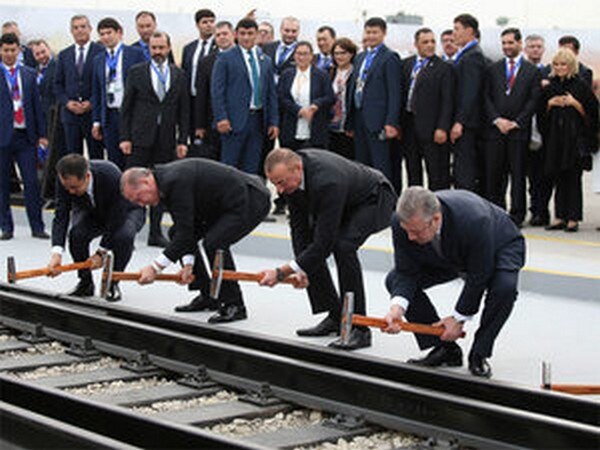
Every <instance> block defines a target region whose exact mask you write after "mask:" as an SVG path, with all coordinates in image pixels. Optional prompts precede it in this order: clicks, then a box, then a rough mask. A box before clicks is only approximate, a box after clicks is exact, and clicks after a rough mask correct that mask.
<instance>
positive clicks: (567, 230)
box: [565, 223, 579, 233]
mask: <svg viewBox="0 0 600 450" xmlns="http://www.w3.org/2000/svg"><path fill="white" fill-rule="evenodd" d="M578 231H579V224H578V223H575V225H571V226H570V227H569V226H566V227H565V233H576V232H578Z"/></svg>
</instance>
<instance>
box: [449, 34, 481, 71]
mask: <svg viewBox="0 0 600 450" xmlns="http://www.w3.org/2000/svg"><path fill="white" fill-rule="evenodd" d="M477 44H479V41H478V40H477V39H473V40H472V41H471V42H469V43H468V44H467V45H465V46H464V47H463V48H461V49H460V51H459V52H458V53H457V54H456V57H455V58H454V65H457V64H458V61H460V58H462V55H463V54H464V53H465V52H466V51H467V50H469V49H470V48H471V47H475V46H476V45H477Z"/></svg>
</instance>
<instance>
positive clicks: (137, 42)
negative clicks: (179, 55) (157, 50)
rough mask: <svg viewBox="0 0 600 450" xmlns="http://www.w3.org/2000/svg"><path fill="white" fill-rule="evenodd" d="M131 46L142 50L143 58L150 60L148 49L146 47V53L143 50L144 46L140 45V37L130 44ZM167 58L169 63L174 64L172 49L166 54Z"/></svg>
mask: <svg viewBox="0 0 600 450" xmlns="http://www.w3.org/2000/svg"><path fill="white" fill-rule="evenodd" d="M131 47H135V48H139V49H140V50H141V51H142V53H144V58H145V59H146V61H150V59H151V56H150V49H148V54H146V53H145V52H144V47H143V46H142V42H141V39H138V40H137V41H135V42H134V43H133V44H131ZM167 58H168V59H169V64H175V58H174V57H173V51H172V50H171V51H170V52H169V55H168V56H167Z"/></svg>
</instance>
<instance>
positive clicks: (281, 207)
mask: <svg viewBox="0 0 600 450" xmlns="http://www.w3.org/2000/svg"><path fill="white" fill-rule="evenodd" d="M284 214H285V202H279V203H278V202H275V209H274V210H273V215H274V216H283V215H284Z"/></svg>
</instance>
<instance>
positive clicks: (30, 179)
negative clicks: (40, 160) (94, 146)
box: [0, 33, 49, 240]
mask: <svg viewBox="0 0 600 450" xmlns="http://www.w3.org/2000/svg"><path fill="white" fill-rule="evenodd" d="M20 51H21V46H20V45H19V38H18V37H17V36H16V35H15V34H13V33H9V34H3V35H2V37H1V38H0V57H1V59H2V64H0V74H1V78H0V123H1V124H2V126H1V127H0V229H1V230H2V235H0V240H9V239H12V238H13V233H14V223H13V219H12V214H11V211H10V175H11V170H12V167H13V161H16V162H17V165H18V166H19V171H20V172H21V178H22V179H23V184H24V185H25V207H26V209H27V218H28V219H29V226H30V228H31V235H32V236H33V237H36V238H41V239H48V238H49V236H48V234H47V233H46V232H45V231H44V222H43V221H42V213H41V208H42V200H41V198H40V188H39V185H38V180H37V171H36V162H37V158H36V157H37V148H38V146H44V147H48V140H47V139H46V123H45V120H44V113H43V110H42V105H41V102H40V94H39V91H38V86H37V83H36V75H35V72H34V70H33V69H31V68H29V67H25V66H23V65H22V64H20V63H19V62H18V56H19V53H20Z"/></svg>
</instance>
